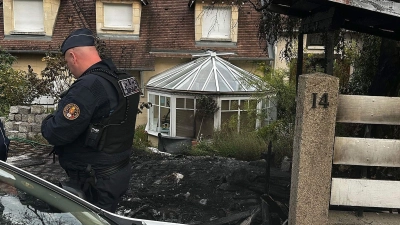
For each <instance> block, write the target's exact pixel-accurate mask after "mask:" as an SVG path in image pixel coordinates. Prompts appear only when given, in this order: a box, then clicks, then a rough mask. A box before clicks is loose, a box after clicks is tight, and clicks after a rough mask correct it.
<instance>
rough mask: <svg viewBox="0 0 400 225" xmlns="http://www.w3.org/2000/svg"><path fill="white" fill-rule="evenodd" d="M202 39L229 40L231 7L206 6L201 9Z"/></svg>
mask: <svg viewBox="0 0 400 225" xmlns="http://www.w3.org/2000/svg"><path fill="white" fill-rule="evenodd" d="M203 9H204V10H203V16H202V38H206V39H231V18H232V8H231V7H217V6H207V7H204V8H203Z"/></svg>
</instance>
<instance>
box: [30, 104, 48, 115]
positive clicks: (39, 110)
mask: <svg viewBox="0 0 400 225" xmlns="http://www.w3.org/2000/svg"><path fill="white" fill-rule="evenodd" d="M44 112H45V109H44V106H42V105H32V106H31V113H32V114H43V113H44Z"/></svg>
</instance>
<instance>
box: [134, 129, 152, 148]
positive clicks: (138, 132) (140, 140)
mask: <svg viewBox="0 0 400 225" xmlns="http://www.w3.org/2000/svg"><path fill="white" fill-rule="evenodd" d="M150 146H151V143H150V141H149V140H148V136H147V132H146V131H145V125H139V126H137V127H136V129H135V137H134V139H133V145H132V147H133V148H135V149H138V150H146V148H147V147H150Z"/></svg>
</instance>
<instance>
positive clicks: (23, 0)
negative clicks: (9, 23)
mask: <svg viewBox="0 0 400 225" xmlns="http://www.w3.org/2000/svg"><path fill="white" fill-rule="evenodd" d="M13 9H14V10H13V14H14V33H16V32H18V33H35V32H44V19H43V17H44V13H43V1H42V0H14V5H13Z"/></svg>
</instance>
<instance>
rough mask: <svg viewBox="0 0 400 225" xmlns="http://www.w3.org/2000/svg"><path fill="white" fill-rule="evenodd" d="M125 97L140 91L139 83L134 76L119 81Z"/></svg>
mask: <svg viewBox="0 0 400 225" xmlns="http://www.w3.org/2000/svg"><path fill="white" fill-rule="evenodd" d="M118 83H119V86H120V87H121V91H122V94H123V95H124V97H127V96H129V95H133V94H136V93H138V92H140V88H139V85H138V83H137V81H136V79H135V78H134V77H129V78H126V79H122V80H119V81H118Z"/></svg>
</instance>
